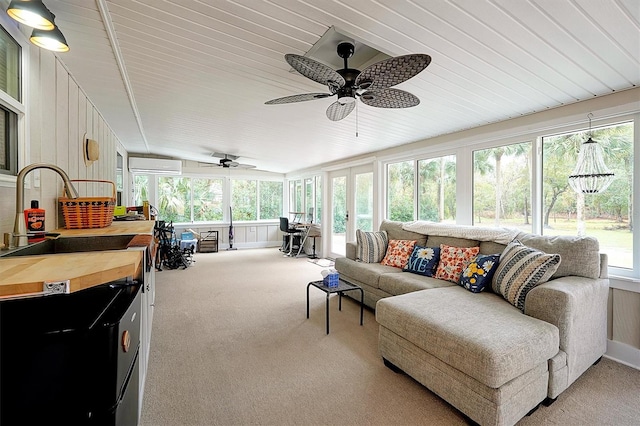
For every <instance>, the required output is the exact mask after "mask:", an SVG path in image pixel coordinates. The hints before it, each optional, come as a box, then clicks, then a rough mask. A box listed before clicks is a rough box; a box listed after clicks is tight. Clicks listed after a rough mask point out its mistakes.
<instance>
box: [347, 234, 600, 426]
mask: <svg viewBox="0 0 640 426" xmlns="http://www.w3.org/2000/svg"><path fill="white" fill-rule="evenodd" d="M403 226H404V227H407V224H403V223H400V222H391V221H385V222H383V223H382V224H381V226H380V230H381V231H386V233H387V236H388V238H389V240H392V239H397V240H415V241H417V244H419V245H421V246H427V247H438V246H439V245H440V244H447V245H449V246H455V247H480V253H481V254H496V253H501V252H502V250H504V248H505V247H506V243H507V240H505V239H504V238H500V241H499V242H496V241H491V240H490V239H491V238H486V237H480V238H481V239H471V238H464V237H460V233H461V232H462V233H464V232H466V230H469V233H470V234H472V235H474V238H478V234H482V228H480V232H478V228H473V229H472V227H458V229H457V231H458V232H456V233H455V234H454V235H456V237H454V236H451V232H450V229H451V226H450V225H448V226H447V225H442V232H440V228H439V227H438V226H435V225H430V226H429V227H428V228H427V229H429V234H425V233H420V232H412V231H408V230H406V229H403ZM486 229H487V230H490V229H491V228H486ZM492 232H493V234H495V232H496V231H495V230H493V229H491V231H490V232H487V235H492ZM514 237H515V238H516V239H517V240H518V241H520V242H521V243H523V244H524V245H526V246H528V247H532V248H535V249H537V250H540V251H542V252H545V253H550V254H551V253H554V254H556V253H557V254H559V255H560V257H561V262H560V265H559V267H558V269H557V270H556V271H555V273H554V274H553V275H552V276H551V278H550V279H549V281H547V282H546V283H543V284H540V285H538V286H537V287H535V288H533V289H532V290H531V291H530V292H529V293H528V294H527V296H526V299H525V304H524V312H523V311H521V310H520V309H518V308H516V307H515V306H513V305H512V304H510V303H509V302H507V301H506V300H505V299H504V298H503V297H502V296H501V295H499V294H495V293H493V292H492V291H491V288H490V286H489V288H488V290H485V291H483V292H481V293H472V292H470V291H468V290H466V289H465V288H463V287H461V286H459V285H456V284H454V283H453V282H449V281H443V280H439V279H436V278H433V277H427V276H422V275H418V274H413V273H410V272H403V270H402V269H400V268H396V267H391V266H384V265H381V264H379V263H364V262H361V261H357V260H356V244H355V243H347V254H346V257H344V258H338V259H336V263H335V268H336V269H337V270H338V272H339V273H340V276H341V278H344V279H346V280H348V281H350V282H352V283H354V284H358V285H359V286H361V287H362V288H363V289H364V292H365V303H366V304H367V305H368V306H369V307H371V308H374V309H375V310H376V320H377V321H378V323H379V325H380V329H379V330H380V331H379V350H380V353H381V355H382V358H383V360H384V362H385V364H386V365H387V366H389V367H390V368H392V369H397V370H402V371H404V372H405V373H407V374H408V375H410V376H411V377H413V378H414V379H416V380H417V381H419V382H420V383H422V384H423V385H424V386H426V387H427V388H429V389H430V390H431V391H433V392H434V393H436V394H438V395H439V396H440V397H442V398H443V399H445V400H446V401H448V402H449V403H450V404H451V405H453V406H454V407H456V408H457V409H459V410H460V411H461V412H463V413H464V414H465V415H466V416H468V417H469V418H470V419H471V420H473V421H475V422H478V423H480V424H493V425H502V424H514V423H516V422H517V421H518V420H520V419H521V418H522V417H523V416H525V415H526V414H527V413H528V412H530V411H531V410H533V409H535V408H536V407H538V405H539V404H540V403H541V402H543V401H544V402H546V403H547V404H549V403H550V402H552V401H553V400H555V398H557V397H558V395H559V394H560V393H561V392H563V391H564V390H565V389H566V388H567V387H568V386H569V385H570V384H571V383H573V382H574V381H575V380H576V379H577V378H578V377H579V376H580V375H581V374H582V373H584V371H585V370H586V369H587V368H589V367H590V366H591V365H592V364H594V363H595V362H597V361H598V360H599V359H600V357H601V356H602V355H603V354H604V352H605V351H606V324H607V314H606V313H607V297H608V286H609V282H608V278H607V257H606V255H605V254H601V253H599V246H598V242H597V240H595V239H593V238H588V237H586V238H579V237H544V236H539V235H533V234H527V233H523V232H520V233H517V234H515V235H514Z"/></svg>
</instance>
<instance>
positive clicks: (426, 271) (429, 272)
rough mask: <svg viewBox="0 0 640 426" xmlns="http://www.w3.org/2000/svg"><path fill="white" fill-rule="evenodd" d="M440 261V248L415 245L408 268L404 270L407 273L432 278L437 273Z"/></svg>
mask: <svg viewBox="0 0 640 426" xmlns="http://www.w3.org/2000/svg"><path fill="white" fill-rule="evenodd" d="M439 260H440V247H423V246H419V245H415V246H414V247H413V252H412V253H411V256H409V261H408V262H407V266H406V267H405V268H404V269H403V270H404V271H406V272H413V273H414V274H420V275H425V276H427V277H432V276H433V275H434V274H435V273H436V268H437V267H438V261H439Z"/></svg>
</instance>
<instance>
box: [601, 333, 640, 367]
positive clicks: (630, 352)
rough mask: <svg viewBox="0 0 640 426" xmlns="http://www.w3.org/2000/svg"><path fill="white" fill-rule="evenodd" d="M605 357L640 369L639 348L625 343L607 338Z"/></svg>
mask: <svg viewBox="0 0 640 426" xmlns="http://www.w3.org/2000/svg"><path fill="white" fill-rule="evenodd" d="M604 356H605V357H606V358H609V359H611V360H613V361H616V362H619V363H620V364H624V365H628V366H629V367H633V368H635V369H638V370H640V349H637V348H634V347H633V346H629V345H627V344H625V343H621V342H616V341H615V340H607V352H606V353H605V354H604Z"/></svg>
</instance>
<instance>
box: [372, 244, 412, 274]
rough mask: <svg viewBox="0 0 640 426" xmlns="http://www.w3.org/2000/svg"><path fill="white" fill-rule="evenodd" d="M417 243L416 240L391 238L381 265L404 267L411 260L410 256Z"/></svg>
mask: <svg viewBox="0 0 640 426" xmlns="http://www.w3.org/2000/svg"><path fill="white" fill-rule="evenodd" d="M415 245H416V242H415V241H414V240H389V245H388V246H387V253H386V254H385V255H384V258H383V259H382V261H381V262H380V264H381V265H386V266H394V267H396V268H404V267H405V266H407V262H409V256H411V253H412V252H413V247H414V246H415Z"/></svg>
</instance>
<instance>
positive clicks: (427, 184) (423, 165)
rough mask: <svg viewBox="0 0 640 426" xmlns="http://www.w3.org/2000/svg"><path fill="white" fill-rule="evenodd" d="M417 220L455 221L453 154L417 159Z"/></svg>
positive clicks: (454, 158)
mask: <svg viewBox="0 0 640 426" xmlns="http://www.w3.org/2000/svg"><path fill="white" fill-rule="evenodd" d="M418 220H428V221H432V222H444V221H448V222H455V220H456V157H455V155H448V156H445V157H438V158H430V159H426V160H420V161H418Z"/></svg>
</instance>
